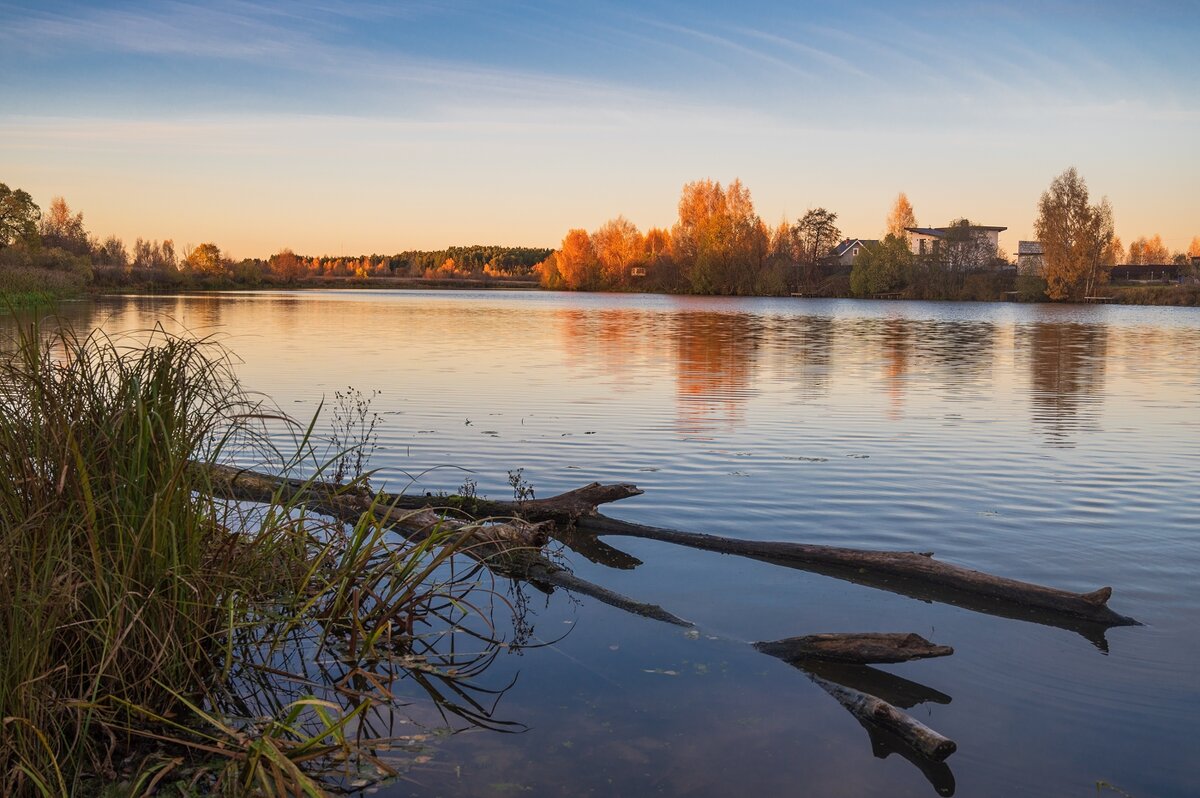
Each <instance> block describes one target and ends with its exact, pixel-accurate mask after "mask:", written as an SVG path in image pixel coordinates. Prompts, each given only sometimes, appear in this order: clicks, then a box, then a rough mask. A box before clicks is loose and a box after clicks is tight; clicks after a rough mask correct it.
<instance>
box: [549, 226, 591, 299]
mask: <svg viewBox="0 0 1200 798" xmlns="http://www.w3.org/2000/svg"><path fill="white" fill-rule="evenodd" d="M556 265H557V267H558V272H559V274H560V275H561V277H562V281H563V287H564V288H567V289H569V290H571V291H578V290H580V289H583V290H590V289H594V288H596V287H597V286H598V284H599V282H600V261H599V259H598V258H597V257H596V248H595V247H594V246H593V245H592V237H591V236H589V235H588V232H587V230H580V229H578V228H576V229H574V230H569V231H568V232H567V235H566V236H565V237H564V238H563V240H562V247H561V248H560V249H559V250H558V259H557V264H556Z"/></svg>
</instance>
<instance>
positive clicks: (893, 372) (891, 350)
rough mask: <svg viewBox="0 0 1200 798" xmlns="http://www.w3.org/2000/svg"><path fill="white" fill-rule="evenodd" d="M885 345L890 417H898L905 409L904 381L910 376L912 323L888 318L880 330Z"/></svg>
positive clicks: (885, 380)
mask: <svg viewBox="0 0 1200 798" xmlns="http://www.w3.org/2000/svg"><path fill="white" fill-rule="evenodd" d="M880 340H881V343H882V346H883V379H884V384H885V386H886V390H887V395H888V408H889V410H888V417H889V418H892V419H898V418H900V416H901V415H902V414H903V411H904V388H905V386H904V382H905V378H906V377H907V376H908V369H909V362H908V361H909V353H910V352H911V350H912V346H913V332H912V325H910V324H907V323H906V320H905V319H887V320H885V321H884V322H883V328H882V330H881V331H880Z"/></svg>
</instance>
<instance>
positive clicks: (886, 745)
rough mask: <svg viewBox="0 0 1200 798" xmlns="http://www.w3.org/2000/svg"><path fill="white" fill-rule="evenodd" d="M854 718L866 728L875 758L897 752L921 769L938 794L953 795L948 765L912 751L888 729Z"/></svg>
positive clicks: (953, 786)
mask: <svg viewBox="0 0 1200 798" xmlns="http://www.w3.org/2000/svg"><path fill="white" fill-rule="evenodd" d="M855 720H857V721H858V724H859V725H860V726H862V727H863V729H865V730H866V732H867V737H869V738H870V740H871V753H872V754H873V755H874V756H875V757H876V758H877V759H887V758H888V757H889V756H890V755H892V754H899V755H900V756H901V757H903V758H904V759H907V760H908V761H909V762H911V763H912V764H913V765H915V766H916V768H917V770H919V771H921V775H923V776H924V777H925V778H926V779H927V780H928V781H929V783H930V784H931V785H933V789H934V790H935V791H936V792H937V794H938V795H943V796H950V795H954V791H955V783H954V773H953V771H951V770H950V766H949V765H947V764H946V763H945V762H935V761H933V760H930V759H926V758H925V757H924V756H922V755H921V753H920V752H918V751H914V750H913V748H912V747H911V746H910V745H909V744H908V741H907V740H905V739H904V738H903V737H901V736H900V735H898V734H896V733H895V732H892V731H891V730H889V729H885V728H883V727H882V726H879V725H878V724H875V723H873V722H871V721H866V720H863V719H861V718H855Z"/></svg>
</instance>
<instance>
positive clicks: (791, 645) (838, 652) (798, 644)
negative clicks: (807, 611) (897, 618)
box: [753, 632, 954, 665]
mask: <svg viewBox="0 0 1200 798" xmlns="http://www.w3.org/2000/svg"><path fill="white" fill-rule="evenodd" d="M753 645H754V647H755V648H756V649H758V650H759V651H761V652H763V653H764V654H770V655H771V656H772V657H778V658H779V659H781V660H784V661H785V662H798V661H802V660H810V659H817V660H825V661H829V662H846V663H854V664H858V665H867V664H870V663H883V662H908V661H910V660H914V659H928V658H930V657H948V656H950V655H951V654H953V653H954V649H953V648H951V647H950V646H939V645H935V644H933V643H930V642H929V641H928V640H926V639H925V638H923V637H921V636H920V635H918V634H913V633H912V632H908V633H903V632H899V633H897V632H862V633H842V634H819V635H806V636H805V637H789V638H786V639H784V640H775V641H772V642H765V643H754V644H753Z"/></svg>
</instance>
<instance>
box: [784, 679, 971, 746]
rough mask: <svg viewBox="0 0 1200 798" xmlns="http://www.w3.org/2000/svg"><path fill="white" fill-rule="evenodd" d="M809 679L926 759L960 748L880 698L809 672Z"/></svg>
mask: <svg viewBox="0 0 1200 798" xmlns="http://www.w3.org/2000/svg"><path fill="white" fill-rule="evenodd" d="M808 678H810V679H812V680H813V682H815V683H816V684H817V685H818V686H820V687H821V689H823V690H824V691H825V692H827V693H829V694H830V695H831V696H833V697H834V698H836V699H837V700H838V703H840V704H841V705H842V706H843V707H845V708H846V709H847V710H848V711H849V712H850V714H851V715H853V716H854V717H856V718H858V719H859V720H860V721H863V722H865V723H869V724H872V725H875V726H879V727H880V728H883V729H886V730H887V731H889V732H891V733H892V734H894V735H896V736H897V737H898V738H900V739H901V740H903V741H904V743H905V744H906V745H908V746H909V747H910V748H912V749H913V751H915V752H917V753H919V754H920V755H921V756H923V757H925V758H926V759H929V760H932V761H934V762H942V761H944V760H945V759H946V757H948V756H950V755H951V754H953V753H954V752H955V751H957V750H958V745H957V744H956V743H955V742H954V741H953V740H951V739H950V738H948V737H943V736H942V735H941V734H938V733H937V732H935V731H934V730H933V729H931V728H929V727H928V726H926V725H925V724H923V723H921V722H920V721H918V720H916V719H915V718H913V717H911V716H909V715H907V714H905V713H903V712H901V711H900V710H899V709H896V707H894V706H892V705H891V704H889V703H888V702H886V701H884V700H882V699H880V698H876V697H875V696H873V695H867V694H866V693H861V692H859V691H858V690H854V689H851V688H849V687H844V686H842V685H840V684H834V683H833V682H830V681H827V680H825V679H822V678H821V677H820V676H814V675H812V674H809V677H808Z"/></svg>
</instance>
